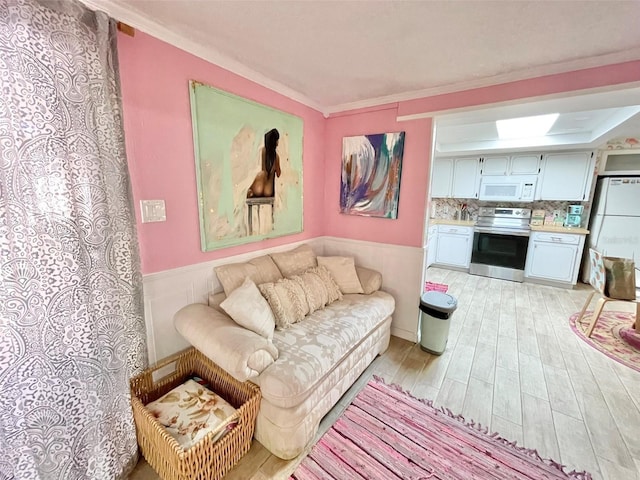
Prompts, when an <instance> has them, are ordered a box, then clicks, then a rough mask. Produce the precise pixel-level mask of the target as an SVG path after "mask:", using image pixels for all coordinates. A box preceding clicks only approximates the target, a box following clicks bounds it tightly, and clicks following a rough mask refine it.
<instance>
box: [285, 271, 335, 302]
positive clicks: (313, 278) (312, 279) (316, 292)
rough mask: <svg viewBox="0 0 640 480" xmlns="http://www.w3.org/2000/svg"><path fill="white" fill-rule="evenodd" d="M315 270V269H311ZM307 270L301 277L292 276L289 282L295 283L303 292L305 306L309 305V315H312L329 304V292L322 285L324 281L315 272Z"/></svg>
mask: <svg viewBox="0 0 640 480" xmlns="http://www.w3.org/2000/svg"><path fill="white" fill-rule="evenodd" d="M313 268H317V267H313ZM311 270H313V269H309V270H307V271H306V272H304V273H303V274H302V275H294V276H293V277H291V280H293V281H294V282H297V283H298V284H299V285H300V287H302V290H303V291H304V295H305V298H306V299H307V304H308V305H309V313H313V312H315V311H316V310H320V309H321V308H324V306H325V305H326V304H327V303H329V292H328V291H327V287H326V286H325V284H324V281H323V280H322V278H321V277H320V275H318V274H317V273H315V272H312V271H311Z"/></svg>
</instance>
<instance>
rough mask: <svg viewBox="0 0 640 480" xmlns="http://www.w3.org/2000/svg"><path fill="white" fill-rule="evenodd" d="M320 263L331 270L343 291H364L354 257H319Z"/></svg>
mask: <svg viewBox="0 0 640 480" xmlns="http://www.w3.org/2000/svg"><path fill="white" fill-rule="evenodd" d="M318 265H320V266H323V267H326V268H327V270H329V272H330V273H331V275H332V276H333V278H334V279H335V281H336V283H337V284H338V286H339V287H340V291H341V292H342V293H364V290H363V289H362V285H361V284H360V279H358V273H357V272H356V265H355V262H354V260H353V257H318Z"/></svg>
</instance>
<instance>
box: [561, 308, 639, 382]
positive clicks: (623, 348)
mask: <svg viewBox="0 0 640 480" xmlns="http://www.w3.org/2000/svg"><path fill="white" fill-rule="evenodd" d="M592 313H593V312H586V313H585V314H584V317H582V320H581V321H580V322H579V323H578V322H576V320H577V318H578V315H579V313H574V314H573V315H571V318H570V319H569V322H570V323H571V328H572V329H573V331H574V332H575V333H576V334H577V335H578V336H579V337H580V338H581V339H582V340H584V341H585V342H587V343H588V344H589V345H591V346H592V347H593V348H595V349H596V350H600V351H601V352H602V353H604V354H605V355H606V356H608V357H610V358H613V359H614V360H615V361H617V362H619V363H622V364H623V365H626V366H627V367H629V368H633V369H634V370H637V371H639V372H640V334H638V333H637V332H636V331H635V329H634V328H633V327H632V325H633V323H634V321H635V315H634V314H632V313H627V312H609V311H604V312H602V313H601V314H600V318H599V319H598V323H596V328H595V329H594V330H593V333H592V334H591V337H590V338H589V337H587V336H586V335H585V333H584V332H585V331H586V330H587V327H588V326H589V323H590V322H591V314H592Z"/></svg>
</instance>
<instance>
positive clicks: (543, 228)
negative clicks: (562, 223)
mask: <svg viewBox="0 0 640 480" xmlns="http://www.w3.org/2000/svg"><path fill="white" fill-rule="evenodd" d="M531 231H532V232H556V233H576V234H578V235H586V234H588V233H589V230H587V229H586V228H578V227H559V226H557V225H531Z"/></svg>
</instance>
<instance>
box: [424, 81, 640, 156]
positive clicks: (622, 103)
mask: <svg viewBox="0 0 640 480" xmlns="http://www.w3.org/2000/svg"><path fill="white" fill-rule="evenodd" d="M549 113H559V114H560V115H559V117H558V119H557V120H556V122H555V123H554V125H553V126H552V127H551V130H549V132H548V133H547V134H546V135H545V136H543V137H538V138H524V139H511V140H500V139H499V138H498V131H497V128H496V120H502V119H508V118H519V117H525V116H535V115H544V114H549ZM435 123H436V135H435V153H436V155H437V156H449V155H464V154H472V153H477V152H506V151H519V150H520V151H524V150H531V149H535V148H540V147H544V150H545V151H547V150H566V149H578V148H589V149H591V148H598V147H601V146H602V145H604V144H605V143H606V142H607V140H610V139H612V138H615V137H622V136H638V135H640V88H638V87H636V88H626V89H620V90H614V91H608V92H600V93H592V94H586V95H574V96H563V97H559V98H552V99H547V100H538V101H535V102H520V103H517V104H512V105H498V106H492V107H489V108H483V109H481V110H471V111H464V112H454V113H449V114H443V115H439V116H436V117H435Z"/></svg>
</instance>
